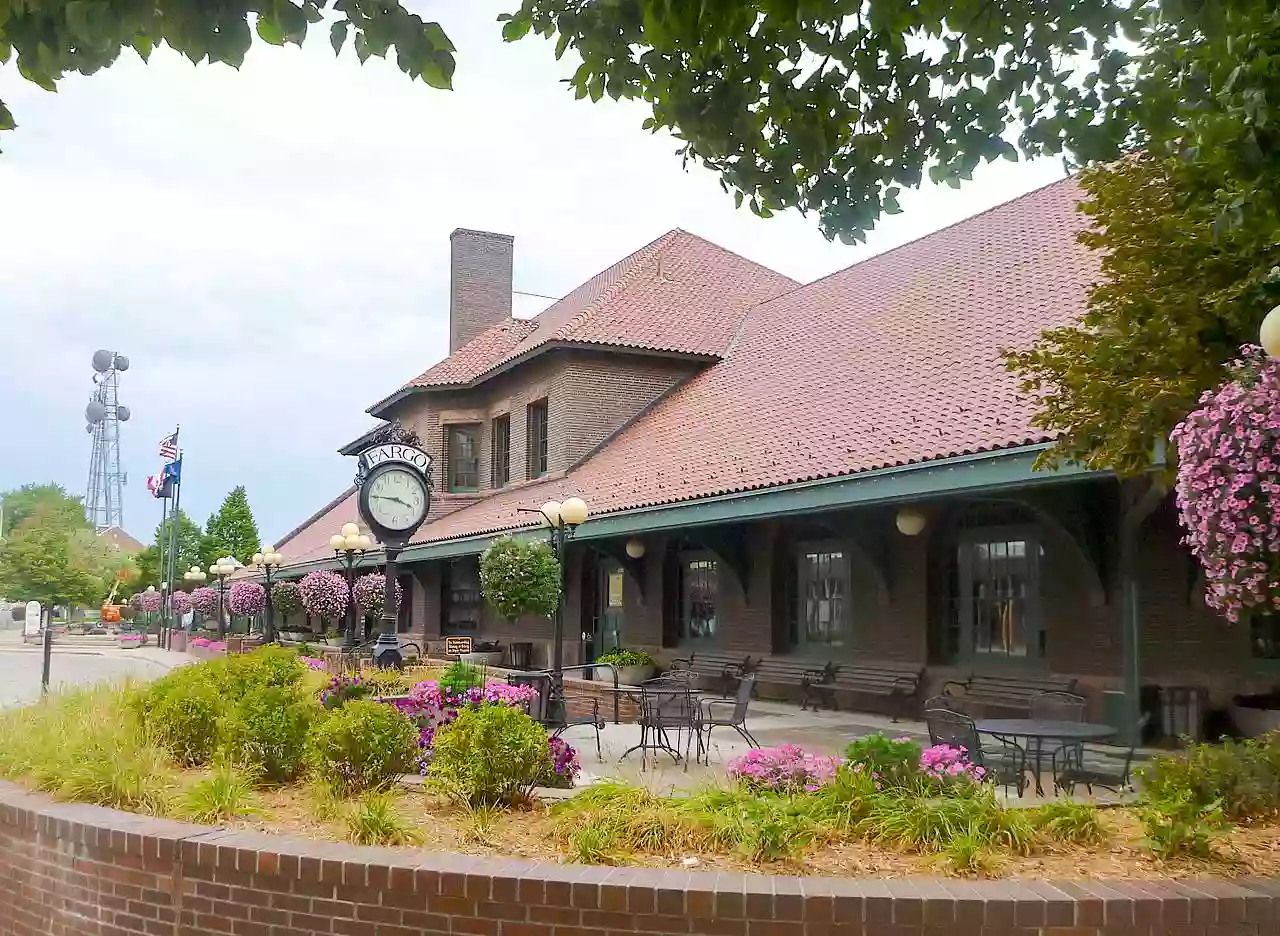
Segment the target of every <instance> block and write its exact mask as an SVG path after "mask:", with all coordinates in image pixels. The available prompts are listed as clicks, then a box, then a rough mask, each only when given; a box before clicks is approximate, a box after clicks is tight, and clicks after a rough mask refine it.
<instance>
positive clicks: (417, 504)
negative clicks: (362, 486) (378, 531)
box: [368, 468, 427, 530]
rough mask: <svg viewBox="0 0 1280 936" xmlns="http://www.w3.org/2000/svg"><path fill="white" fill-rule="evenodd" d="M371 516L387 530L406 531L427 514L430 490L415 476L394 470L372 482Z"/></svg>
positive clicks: (407, 472)
mask: <svg viewBox="0 0 1280 936" xmlns="http://www.w3.org/2000/svg"><path fill="white" fill-rule="evenodd" d="M368 504H369V513H370V515H371V517H372V519H373V520H376V521H377V522H378V523H379V524H381V525H382V526H383V527H385V528H386V529H388V530H407V529H409V528H411V527H412V526H413V525H414V524H416V523H417V522H418V521H419V520H421V519H422V517H423V515H424V514H426V512H427V490H426V487H425V486H424V485H423V483H422V478H420V477H419V476H418V475H417V473H416V472H413V471H409V470H407V469H405V468H392V469H390V470H388V471H384V472H381V473H380V474H379V475H377V477H375V478H374V479H373V480H372V481H370V482H369V496H368Z"/></svg>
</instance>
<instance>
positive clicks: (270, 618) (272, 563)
mask: <svg viewBox="0 0 1280 936" xmlns="http://www.w3.org/2000/svg"><path fill="white" fill-rule="evenodd" d="M252 561H253V567H254V568H255V569H257V570H258V571H259V572H261V573H262V574H263V576H264V577H265V578H266V580H267V613H266V617H264V618H263V619H262V639H263V640H264V641H266V642H267V643H271V642H272V641H274V640H275V639H276V633H275V631H276V629H275V608H273V607H272V606H271V576H272V575H273V574H274V573H275V571H276V570H277V569H279V568H280V566H281V564H282V563H283V562H284V557H283V556H282V555H280V554H279V553H278V552H276V551H275V550H274V549H272V548H271V547H270V546H268V547H267V549H266V551H265V552H260V553H254V554H253V560H252Z"/></svg>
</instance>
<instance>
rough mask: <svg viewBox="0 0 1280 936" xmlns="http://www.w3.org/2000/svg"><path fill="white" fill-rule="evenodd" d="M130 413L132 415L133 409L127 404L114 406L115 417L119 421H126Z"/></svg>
mask: <svg viewBox="0 0 1280 936" xmlns="http://www.w3.org/2000/svg"><path fill="white" fill-rule="evenodd" d="M132 415H133V411H132V410H130V409H129V407H127V406H117V407H116V419H118V420H120V421H121V422H128V421H129V417H130V416H132Z"/></svg>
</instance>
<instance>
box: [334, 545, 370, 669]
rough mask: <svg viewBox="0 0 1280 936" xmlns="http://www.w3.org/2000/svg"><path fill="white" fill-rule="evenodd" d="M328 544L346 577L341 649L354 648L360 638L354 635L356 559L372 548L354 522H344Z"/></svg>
mask: <svg viewBox="0 0 1280 936" xmlns="http://www.w3.org/2000/svg"><path fill="white" fill-rule="evenodd" d="M329 545H330V546H331V547H333V551H334V552H335V553H336V554H337V556H338V561H339V562H341V563H342V568H343V570H344V571H345V573H346V577H347V627H346V633H345V634H344V635H343V639H342V649H343V650H354V649H355V648H356V646H357V645H359V643H360V640H359V638H357V636H356V601H355V595H354V594H353V592H354V591H355V581H356V579H355V569H356V559H357V557H359V556H362V555H364V554H365V553H366V552H368V551H369V550H370V549H372V548H373V539H372V538H370V536H369V534H367V533H361V532H360V528H359V527H358V526H356V525H355V524H354V523H344V524H343V525H342V530H341V532H339V533H335V534H333V536H331V537H329Z"/></svg>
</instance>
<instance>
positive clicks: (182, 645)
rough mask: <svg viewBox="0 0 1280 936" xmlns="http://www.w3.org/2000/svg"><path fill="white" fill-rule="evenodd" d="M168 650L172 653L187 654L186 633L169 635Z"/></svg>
mask: <svg viewBox="0 0 1280 936" xmlns="http://www.w3.org/2000/svg"><path fill="white" fill-rule="evenodd" d="M169 649H170V650H172V651H173V652H174V653H186V652H187V632H186V631H174V632H173V633H172V634H170V635H169Z"/></svg>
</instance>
